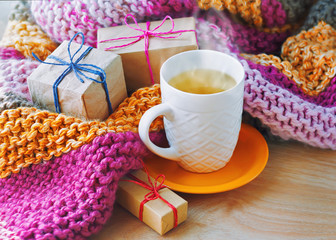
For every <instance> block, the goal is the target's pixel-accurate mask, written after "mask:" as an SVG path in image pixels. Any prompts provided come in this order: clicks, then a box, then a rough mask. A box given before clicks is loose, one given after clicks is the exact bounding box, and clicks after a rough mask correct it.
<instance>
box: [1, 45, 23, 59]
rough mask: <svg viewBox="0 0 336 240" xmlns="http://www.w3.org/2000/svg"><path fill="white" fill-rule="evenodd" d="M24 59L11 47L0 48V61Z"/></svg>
mask: <svg viewBox="0 0 336 240" xmlns="http://www.w3.org/2000/svg"><path fill="white" fill-rule="evenodd" d="M11 58H13V59H25V57H24V56H23V55H22V53H20V52H19V51H17V50H16V49H15V48H12V47H0V59H4V60H5V59H11Z"/></svg>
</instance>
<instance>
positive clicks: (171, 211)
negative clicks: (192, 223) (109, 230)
mask: <svg viewBox="0 0 336 240" xmlns="http://www.w3.org/2000/svg"><path fill="white" fill-rule="evenodd" d="M117 202H118V203H119V204H120V205H121V206H123V207H124V208H126V209H127V210H128V211H130V212H131V213H132V214H133V215H135V216H136V217H137V218H139V219H140V220H141V221H143V222H144V223H146V224H147V225H148V226H150V227H151V228H152V229H154V230H155V231H156V232H158V233H159V234H161V235H163V234H165V233H166V232H168V231H169V230H171V229H172V228H174V227H176V226H177V225H178V224H180V223H182V222H183V221H185V220H186V219H187V212H188V202H187V201H185V200H184V199H183V198H181V197H180V196H178V195H177V194H176V193H174V192H172V191H171V190H169V189H168V188H167V187H165V185H164V176H163V175H159V176H158V177H157V178H156V179H153V178H151V177H150V176H149V175H148V173H146V172H144V171H143V170H138V171H134V172H132V173H131V174H128V175H127V177H125V178H123V179H122V180H121V181H120V182H119V186H118V191H117Z"/></svg>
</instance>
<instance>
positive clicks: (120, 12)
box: [31, 0, 196, 47]
mask: <svg viewBox="0 0 336 240" xmlns="http://www.w3.org/2000/svg"><path fill="white" fill-rule="evenodd" d="M195 7H196V4H195V3H194V1H193V0H155V1H154V0H147V1H136V0H120V1H104V0H102V1H96V0H84V1H79V0H74V1H67V0H60V1H59V0H51V1H32V2H31V11H32V14H33V16H34V17H35V20H36V22H37V23H38V24H39V25H40V26H41V27H42V29H43V30H44V31H45V32H46V33H47V34H48V35H49V36H51V37H52V39H54V40H55V41H56V42H59V43H61V42H63V41H64V40H69V39H70V38H71V37H72V36H73V35H74V34H75V33H77V32H78V31H82V32H83V33H84V34H85V37H86V38H85V39H86V43H87V44H89V45H91V46H93V47H95V46H96V45H97V29H98V28H102V27H108V26H115V25H120V24H122V23H123V22H124V17H125V16H126V15H127V14H128V13H132V14H133V15H134V16H135V17H136V19H137V20H138V22H141V21H144V20H146V19H151V20H154V19H161V18H162V17H164V16H165V15H167V14H170V15H171V16H172V17H178V16H183V15H185V14H187V15H190V14H191V12H192V10H193V9H194V8H195Z"/></svg>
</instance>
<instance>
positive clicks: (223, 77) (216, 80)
mask: <svg viewBox="0 0 336 240" xmlns="http://www.w3.org/2000/svg"><path fill="white" fill-rule="evenodd" d="M169 84H170V85H171V86H173V87H174V88H176V89H178V90H181V91H183V92H188V93H195V94H213V93H219V92H223V91H226V90H229V89H231V88H233V87H234V86H235V85H236V81H235V80H234V78H233V77H231V76H230V75H229V74H226V73H223V72H220V71H217V70H211V69H194V70H189V71H186V72H182V73H180V74H179V75H177V76H175V77H173V78H172V79H171V80H170V81H169Z"/></svg>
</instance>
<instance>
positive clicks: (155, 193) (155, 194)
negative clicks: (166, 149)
mask: <svg viewBox="0 0 336 240" xmlns="http://www.w3.org/2000/svg"><path fill="white" fill-rule="evenodd" d="M142 164H143V166H144V170H145V172H146V175H147V179H148V183H146V182H144V181H142V180H141V179H139V178H137V177H136V176H134V175H132V174H127V177H129V178H131V179H133V180H128V179H125V180H122V181H127V182H132V183H135V184H137V185H139V186H141V187H144V188H146V189H148V190H149V191H150V192H149V193H147V194H146V195H145V196H144V200H142V201H141V203H140V209H139V219H140V221H143V208H144V205H145V204H146V203H147V202H149V201H152V200H155V199H158V198H159V199H161V200H162V201H163V202H164V203H166V204H167V205H168V206H169V207H170V208H171V209H172V210H173V213H174V227H176V226H177V224H178V215H177V209H176V208H175V207H174V205H172V204H171V203H169V202H168V201H167V200H166V199H164V198H163V197H162V196H161V195H160V193H159V191H160V190H161V189H164V188H167V187H166V186H165V185H163V182H164V180H165V176H164V175H163V174H160V175H158V176H157V177H156V178H155V179H154V181H152V180H151V178H150V176H149V173H148V170H147V168H146V167H145V165H144V163H142ZM160 178H162V181H161V182H159V179H160Z"/></svg>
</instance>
